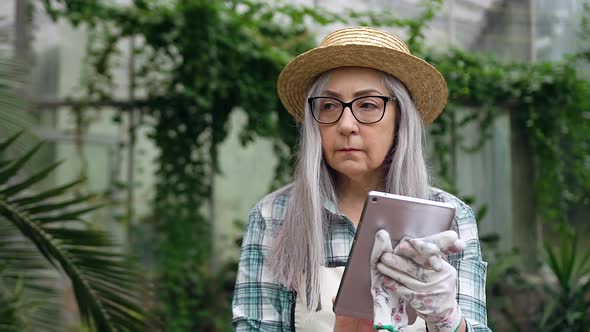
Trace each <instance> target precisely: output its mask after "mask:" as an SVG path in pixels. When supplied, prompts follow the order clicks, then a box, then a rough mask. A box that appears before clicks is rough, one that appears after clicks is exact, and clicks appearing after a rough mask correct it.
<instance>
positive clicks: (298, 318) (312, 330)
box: [295, 266, 426, 332]
mask: <svg viewBox="0 0 590 332" xmlns="http://www.w3.org/2000/svg"><path fill="white" fill-rule="evenodd" d="M343 273H344V266H341V267H325V266H322V267H321V268H320V292H321V300H322V310H320V311H317V312H309V311H307V307H306V305H305V303H303V301H302V300H301V297H300V296H297V302H296V304H295V331H296V332H323V331H333V330H334V322H335V321H336V315H334V312H333V311H332V299H333V298H335V297H336V294H337V293H338V287H339V286H340V280H341V279H342V274H343ZM406 331H407V332H424V331H426V325H425V323H424V320H422V318H420V317H417V318H416V321H415V322H414V324H412V325H410V326H408V329H407V330H406Z"/></svg>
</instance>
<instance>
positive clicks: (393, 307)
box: [370, 229, 408, 332]
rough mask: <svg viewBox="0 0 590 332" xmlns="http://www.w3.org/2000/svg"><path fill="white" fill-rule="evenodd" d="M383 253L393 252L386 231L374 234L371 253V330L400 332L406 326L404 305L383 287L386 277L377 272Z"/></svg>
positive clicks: (403, 302)
mask: <svg viewBox="0 0 590 332" xmlns="http://www.w3.org/2000/svg"><path fill="white" fill-rule="evenodd" d="M384 252H389V253H392V252H393V248H392V247H391V239H390V238H389V233H387V231H386V230H383V229H382V230H379V231H378V232H377V233H375V242H374V244H373V250H372V251H371V264H370V267H371V295H373V328H374V329H375V330H387V331H390V332H396V331H397V332H402V331H404V330H405V329H406V327H407V326H408V316H407V314H406V303H405V300H404V299H403V298H401V297H400V296H399V295H398V294H397V293H395V292H392V291H391V290H390V289H389V287H387V286H386V285H385V282H386V280H385V278H386V276H385V275H384V274H382V273H381V272H379V270H378V269H377V264H378V263H379V259H380V257H381V255H382V254H383V253H384Z"/></svg>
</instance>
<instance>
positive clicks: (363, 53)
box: [277, 44, 448, 124]
mask: <svg viewBox="0 0 590 332" xmlns="http://www.w3.org/2000/svg"><path fill="white" fill-rule="evenodd" d="M338 67H368V68H374V69H377V70H380V71H383V72H385V73H389V74H391V75H393V76H394V77H396V78H397V79H399V80H400V81H401V82H402V83H403V84H404V85H405V86H406V88H407V90H408V92H409V93H410V96H411V97H412V100H413V101H414V103H415V105H416V109H417V110H418V112H419V113H420V116H421V118H422V121H423V122H424V124H429V123H431V122H432V121H433V120H434V119H436V117H437V116H438V115H439V114H440V113H441V112H442V110H443V109H444V106H445V104H446V101H447V95H448V92H447V84H446V82H445V80H444V78H443V77H442V75H441V74H440V73H439V72H438V70H436V69H435V68H434V67H433V66H431V65H430V64H429V63H427V62H426V61H424V60H422V59H420V58H418V57H415V56H413V55H411V54H407V53H404V52H401V51H396V50H393V49H391V48H385V47H379V46H371V45H356V44H351V45H333V46H326V47H318V48H314V49H312V50H309V51H307V52H305V53H302V54H300V55H299V56H297V57H296V58H295V59H293V60H292V61H291V62H289V63H288V64H287V66H285V68H284V69H283V71H282V72H281V74H280V75H279V79H278V82H277V89H278V93H279V98H280V99H281V102H282V103H283V105H284V106H285V108H287V110H288V111H289V113H291V115H293V117H294V118H295V119H296V120H297V121H299V122H303V117H304V114H303V111H304V109H305V107H304V106H305V97H306V94H307V93H308V89H309V87H310V85H311V83H312V82H313V81H314V80H315V79H316V78H317V77H318V76H319V75H320V74H321V73H323V72H325V71H327V70H330V69H334V68H338Z"/></svg>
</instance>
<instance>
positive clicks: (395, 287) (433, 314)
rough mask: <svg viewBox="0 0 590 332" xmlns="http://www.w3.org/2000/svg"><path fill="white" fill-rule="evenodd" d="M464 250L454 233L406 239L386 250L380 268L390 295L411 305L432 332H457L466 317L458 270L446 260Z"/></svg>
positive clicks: (462, 244) (463, 244) (378, 265)
mask: <svg viewBox="0 0 590 332" xmlns="http://www.w3.org/2000/svg"><path fill="white" fill-rule="evenodd" d="M464 248H465V243H464V242H463V241H462V240H460V239H459V238H458V236H457V233H455V232H454V231H445V232H442V233H438V234H436V235H432V236H429V237H424V238H416V239H411V238H407V237H406V238H403V239H402V240H401V241H400V243H399V244H398V245H397V246H396V247H395V249H394V250H393V252H390V251H385V252H384V253H383V254H382V255H381V257H380V260H379V262H378V263H377V264H376V266H377V270H378V271H379V272H381V273H382V274H383V275H385V277H384V281H383V283H384V285H385V286H387V288H389V290H390V293H392V294H396V295H397V296H398V297H399V298H400V301H405V302H406V303H407V304H409V305H411V306H412V307H413V308H414V309H415V310H416V312H417V314H418V316H420V317H421V318H422V319H424V321H426V323H427V324H428V327H429V328H430V330H431V331H440V332H447V331H448V332H454V331H456V329H457V328H458V327H459V326H460V324H461V321H462V317H463V315H462V314H461V309H460V308H459V305H458V303H457V300H456V296H457V270H455V268H453V267H452V266H451V265H450V264H449V263H448V262H447V261H446V260H445V259H444V258H445V257H446V255H448V254H450V253H458V252H460V251H462V250H463V249H464ZM400 331H402V330H400Z"/></svg>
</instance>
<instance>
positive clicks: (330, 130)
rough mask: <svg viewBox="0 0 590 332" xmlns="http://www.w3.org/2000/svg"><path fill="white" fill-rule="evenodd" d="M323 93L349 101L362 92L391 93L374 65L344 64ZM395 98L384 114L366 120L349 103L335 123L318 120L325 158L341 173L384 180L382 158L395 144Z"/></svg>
mask: <svg viewBox="0 0 590 332" xmlns="http://www.w3.org/2000/svg"><path fill="white" fill-rule="evenodd" d="M322 96H328V97H335V98H338V99H340V100H341V101H343V102H345V103H347V102H350V101H351V100H353V99H355V98H358V97H362V96H390V93H389V91H388V90H387V88H386V86H385V84H384V83H383V82H382V74H381V73H380V72H379V71H377V70H374V69H370V68H361V67H344V68H337V69H334V70H333V71H332V73H331V75H330V79H329V81H328V84H327V87H326V90H325V91H324V92H323V93H322ZM395 107H396V106H395V102H394V101H389V102H387V104H386V107H385V114H384V115H383V118H382V119H381V120H380V121H379V122H376V123H372V124H363V123H360V122H358V121H357V120H356V119H355V117H354V116H353V114H352V112H351V110H350V108H349V107H347V108H345V109H344V111H343V114H342V117H341V118H340V120H338V122H336V123H334V124H321V123H320V124H318V125H319V129H320V134H321V137H322V148H323V154H324V158H325V159H326V161H327V163H328V165H330V167H332V168H333V169H334V170H335V171H337V172H338V173H339V175H343V176H345V177H347V178H348V179H349V180H353V181H371V182H373V181H375V180H378V181H381V179H383V161H384V160H385V157H386V156H387V153H388V152H389V151H390V149H391V147H392V144H393V137H394V130H395V129H394V128H395V114H396V112H395V111H396V109H395Z"/></svg>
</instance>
